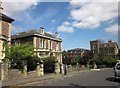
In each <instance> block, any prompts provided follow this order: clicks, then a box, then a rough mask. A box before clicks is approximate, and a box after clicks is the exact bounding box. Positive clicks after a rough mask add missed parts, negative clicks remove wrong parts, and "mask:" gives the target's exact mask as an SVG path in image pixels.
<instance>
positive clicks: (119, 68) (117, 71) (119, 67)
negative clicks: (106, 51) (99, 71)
mask: <svg viewBox="0 0 120 88" xmlns="http://www.w3.org/2000/svg"><path fill="white" fill-rule="evenodd" d="M114 76H115V78H116V79H120V61H119V62H117V63H116V65H115V67H114Z"/></svg>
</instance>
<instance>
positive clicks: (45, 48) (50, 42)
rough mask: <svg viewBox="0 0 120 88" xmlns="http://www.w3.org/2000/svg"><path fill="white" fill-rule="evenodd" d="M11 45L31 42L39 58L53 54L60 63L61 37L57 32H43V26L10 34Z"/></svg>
mask: <svg viewBox="0 0 120 88" xmlns="http://www.w3.org/2000/svg"><path fill="white" fill-rule="evenodd" d="M11 43H12V45H17V44H31V45H33V46H34V51H35V53H36V54H37V55H38V57H40V58H44V57H49V56H50V55H53V56H55V57H56V59H57V60H58V62H59V63H62V39H60V38H59V34H58V33H55V34H54V35H52V34H50V33H46V32H44V28H42V27H40V30H39V31H37V30H30V31H27V32H21V33H18V34H15V35H12V42H11Z"/></svg>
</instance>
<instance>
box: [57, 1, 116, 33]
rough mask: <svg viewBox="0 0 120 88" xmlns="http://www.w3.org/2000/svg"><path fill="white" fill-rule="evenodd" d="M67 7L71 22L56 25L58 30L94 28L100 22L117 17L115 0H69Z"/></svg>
mask: <svg viewBox="0 0 120 88" xmlns="http://www.w3.org/2000/svg"><path fill="white" fill-rule="evenodd" d="M69 9H70V14H69V15H70V16H69V18H70V19H71V20H72V22H68V24H69V25H70V26H68V25H67V26H66V25H65V23H63V24H62V25H61V26H58V28H59V31H63V32H69V31H71V32H74V29H73V28H78V29H96V28H98V27H99V26H101V23H103V22H108V23H111V21H115V20H114V19H115V18H117V17H118V1H117V0H116V1H114V2H105V1H101V0H93V1H89V0H71V2H70V8H69ZM66 27H67V28H66ZM60 28H61V29H60ZM67 29H69V30H67Z"/></svg>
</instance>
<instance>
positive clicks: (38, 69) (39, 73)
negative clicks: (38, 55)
mask: <svg viewBox="0 0 120 88" xmlns="http://www.w3.org/2000/svg"><path fill="white" fill-rule="evenodd" d="M37 76H41V71H40V64H39V63H37Z"/></svg>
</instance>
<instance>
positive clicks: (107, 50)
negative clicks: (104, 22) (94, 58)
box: [90, 40, 119, 56]
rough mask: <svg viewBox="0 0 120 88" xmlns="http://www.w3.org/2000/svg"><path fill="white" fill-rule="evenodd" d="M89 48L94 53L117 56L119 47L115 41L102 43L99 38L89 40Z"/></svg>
mask: <svg viewBox="0 0 120 88" xmlns="http://www.w3.org/2000/svg"><path fill="white" fill-rule="evenodd" d="M90 48H91V51H92V52H93V53H94V54H100V53H101V54H104V55H109V56H117V55H118V52H119V47H118V44H117V42H113V41H111V40H109V41H108V42H107V43H103V42H101V41H100V40H95V41H90Z"/></svg>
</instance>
